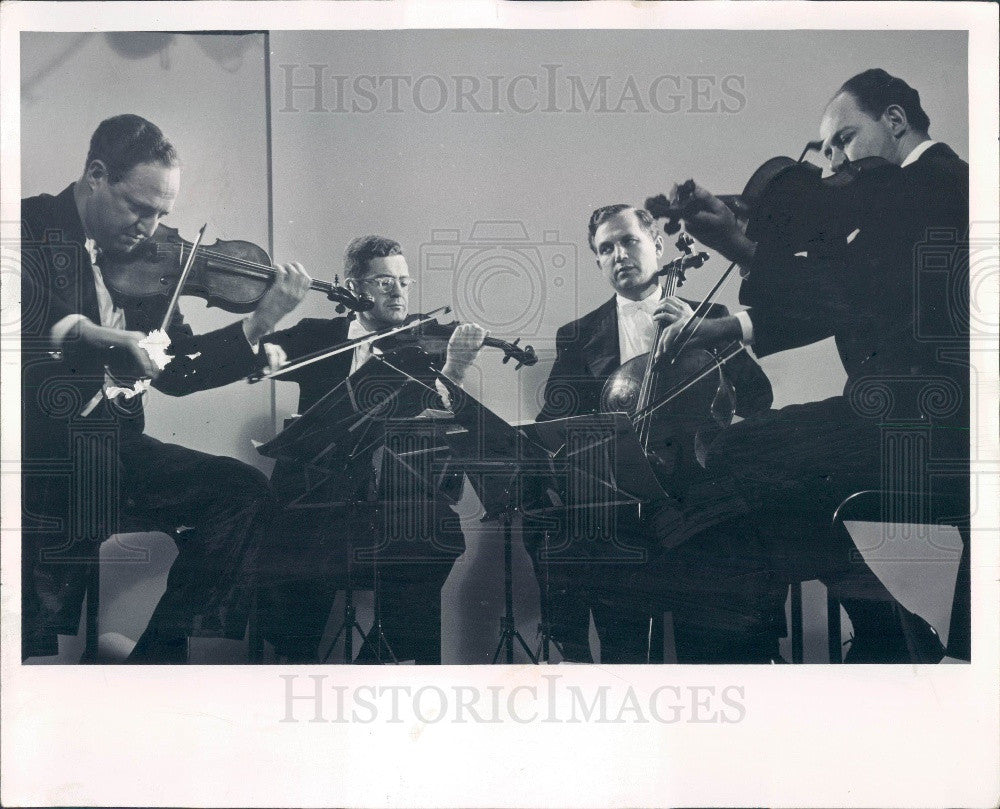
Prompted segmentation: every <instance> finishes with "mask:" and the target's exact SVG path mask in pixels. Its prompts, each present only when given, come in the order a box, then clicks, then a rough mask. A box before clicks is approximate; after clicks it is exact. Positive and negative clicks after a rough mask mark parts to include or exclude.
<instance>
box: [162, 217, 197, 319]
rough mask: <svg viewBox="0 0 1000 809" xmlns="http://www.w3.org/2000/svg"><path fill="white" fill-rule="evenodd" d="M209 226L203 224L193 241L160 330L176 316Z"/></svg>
mask: <svg viewBox="0 0 1000 809" xmlns="http://www.w3.org/2000/svg"><path fill="white" fill-rule="evenodd" d="M207 227H208V222H206V223H205V224H204V225H202V226H201V230H199V231H198V236H197V237H196V238H195V240H194V241H193V242H192V243H191V252H190V253H188V257H187V261H186V262H184V269H183V270H181V277H180V278H178V279H177V286H175V287H174V294H173V295H171V296H170V303H169V305H168V306H167V311H166V313H165V314H164V315H163V323H162V324H161V325H160V331H163V332H165V331H166V330H167V326H169V325H170V321H171V320H172V319H173V317H174V312H175V311H176V310H177V302H178V301H179V300H180V297H181V290H182V289H183V288H184V284H185V283H186V282H187V279H188V276H189V275H190V274H191V268H192V267H193V266H194V257H195V255H196V254H197V253H198V246H199V245H200V244H201V240H202V239H203V238H204V237H205V228H207Z"/></svg>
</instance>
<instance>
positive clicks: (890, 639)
mask: <svg viewBox="0 0 1000 809" xmlns="http://www.w3.org/2000/svg"><path fill="white" fill-rule="evenodd" d="M893 614H894V615H895V618H896V620H897V621H898V630H899V631H898V632H893V633H892V634H888V633H886V634H876V633H872V632H866V633H862V634H857V635H855V636H854V637H852V638H851V640H850V644H851V648H850V649H849V650H848V652H847V654H846V655H845V657H844V662H845V663H862V664H864V663H917V664H933V663H940V662H941V659H942V658H943V657H944V653H945V649H944V646H943V645H942V643H941V638H940V637H938V633H937V630H936V629H934V627H933V626H931V625H930V624H929V623H927V621H925V620H924V619H923V618H921V617H920V616H919V615H916V614H914V613H912V612H910V611H909V610H908V609H906V608H905V607H903V606H902V605H901V604H899V603H896V604H894V605H893ZM893 629H896V627H893Z"/></svg>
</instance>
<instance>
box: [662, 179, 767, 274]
mask: <svg viewBox="0 0 1000 809" xmlns="http://www.w3.org/2000/svg"><path fill="white" fill-rule="evenodd" d="M679 188H680V187H679V186H677V185H675V186H674V187H673V188H671V189H670V195H669V198H670V204H671V205H672V206H673V207H675V208H678V209H679V210H680V212H681V219H682V220H683V221H684V228H685V230H687V232H688V233H690V234H691V235H692V236H693V237H694V238H695V239H697V240H698V241H699V242H701V243H702V244H704V245H706V246H707V247H711V248H712V249H713V250H716V251H718V252H719V253H722V255H724V256H725V257H726V258H728V259H729V260H730V261H735V262H736V263H737V264H742V265H749V264H750V262H751V261H752V260H753V256H754V251H755V249H756V245H755V244H754V243H753V242H752V241H750V240H749V239H748V238H747V237H746V234H745V233H744V232H743V226H742V225H741V224H740V222H739V220H738V219H737V218H736V214H734V213H733V212H732V211H731V210H730V209H729V206H727V205H726V204H725V203H724V202H723V201H722V200H720V199H719V198H718V197H716V196H714V195H712V194H711V193H709V192H708V191H706V190H705V189H704V188H702V187H701V186H700V185H697V184H695V186H694V191H693V192H691V193H687V194H684V195H683V197H682V195H681V194H679Z"/></svg>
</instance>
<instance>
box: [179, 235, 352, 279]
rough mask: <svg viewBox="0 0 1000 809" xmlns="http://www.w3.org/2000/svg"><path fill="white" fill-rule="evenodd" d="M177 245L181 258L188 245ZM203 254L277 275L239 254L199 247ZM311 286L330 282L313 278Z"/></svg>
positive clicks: (269, 276)
mask: <svg viewBox="0 0 1000 809" xmlns="http://www.w3.org/2000/svg"><path fill="white" fill-rule="evenodd" d="M177 247H178V248H179V249H180V253H181V259H183V258H184V250H185V248H186V247H188V245H183V244H179V245H177ZM198 252H199V253H201V255H203V256H209V257H211V258H217V259H220V260H224V261H227V262H229V263H230V264H235V265H236V266H238V267H242V268H245V269H248V270H254V271H256V272H258V273H259V274H260V276H261V277H263V278H274V277H275V275H277V270H275V269H274V267H268V266H266V265H264V264H258V263H257V262H256V261H250V259H246V258H240V257H239V256H230V255H227V254H226V253H220V252H219V251H218V250H209V249H208V248H204V247H203V248H201V249H199V250H198ZM313 286H314V287H318V288H322V289H324V290H325V289H326V288H327V287H330V288H332V286H333V285H332V284H329V283H328V282H327V281H320V280H318V279H313Z"/></svg>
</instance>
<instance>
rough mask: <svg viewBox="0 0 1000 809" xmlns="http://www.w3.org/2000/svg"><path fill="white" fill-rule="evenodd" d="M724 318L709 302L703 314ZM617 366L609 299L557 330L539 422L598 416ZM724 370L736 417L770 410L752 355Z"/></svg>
mask: <svg viewBox="0 0 1000 809" xmlns="http://www.w3.org/2000/svg"><path fill="white" fill-rule="evenodd" d="M689 303H690V304H691V305H692V306H694V305H696V304H694V303H693V302H690V301H689ZM728 314H729V311H728V310H727V309H726V307H725V306H722V305H721V304H713V305H712V306H711V308H710V309H709V311H708V317H724V316H726V315H728ZM620 365H621V355H620V353H619V346H618V306H617V304H616V302H615V298H611V300H609V301H607V302H606V303H603V304H602V305H601V306H599V307H597V308H596V309H595V310H594V311H592V312H588V313H587V314H586V315H584V316H583V317H581V318H579V319H578V320H574V321H573V322H572V323H567V324H566V325H565V326H563V327H561V328H560V329H559V330H558V331H557V332H556V361H555V364H554V365H553V366H552V371H551V372H550V374H549V378H548V381H547V382H546V383H545V394H544V403H543V406H542V410H541V412H540V413H539V414H538V421H548V420H550V419H555V418H564V417H567V416H580V415H584V414H588V413H597V412H598V411H599V409H600V398H601V390H602V389H603V388H604V383H605V382H606V381H607V380H608V377H610V376H611V374H612V373H614V371H615V370H616V369H617V368H618V367H619V366H620ZM725 367H726V372H727V374H728V376H729V379H730V381H731V382H732V383H733V386H734V388H735V389H736V414H737V415H738V416H742V417H746V416H750V415H753V414H754V413H758V412H760V411H762V410H766V409H767V408H769V407H770V406H771V401H772V393H771V383H770V382H769V381H768V379H767V377H766V376H765V375H764V372H763V371H762V370H761V369H760V366H759V365H757V363H756V362H754V361H753V359H752V358H751V357H749V356H748V355H747V354H746V353H742V354H738V355H737V356H736V357H734V358H733V359H732V360H730V361H729V362H728V363H727V364H726V366H725Z"/></svg>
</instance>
